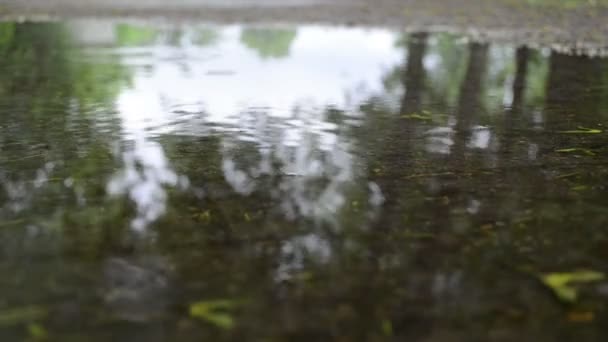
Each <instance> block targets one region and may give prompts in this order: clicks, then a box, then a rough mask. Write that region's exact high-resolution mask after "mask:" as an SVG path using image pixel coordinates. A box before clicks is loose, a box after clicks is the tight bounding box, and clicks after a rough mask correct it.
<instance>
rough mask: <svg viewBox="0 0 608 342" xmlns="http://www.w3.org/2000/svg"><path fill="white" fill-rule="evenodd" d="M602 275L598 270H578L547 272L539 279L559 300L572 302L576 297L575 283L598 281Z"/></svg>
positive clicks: (602, 277)
mask: <svg viewBox="0 0 608 342" xmlns="http://www.w3.org/2000/svg"><path fill="white" fill-rule="evenodd" d="M604 277H605V276H604V274H603V273H600V272H596V271H589V270H580V271H575V272H568V273H547V274H544V275H542V276H541V278H540V279H541V281H542V282H543V283H544V284H545V285H546V286H547V287H549V288H550V289H551V290H552V291H553V293H555V295H556V296H557V297H558V298H559V299H560V300H562V301H564V302H568V303H572V302H575V301H576V300H577V298H578V291H577V289H576V287H575V286H574V285H575V284H577V283H588V282H593V281H599V280H602V279H604Z"/></svg>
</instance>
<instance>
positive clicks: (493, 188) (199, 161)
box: [0, 20, 608, 341]
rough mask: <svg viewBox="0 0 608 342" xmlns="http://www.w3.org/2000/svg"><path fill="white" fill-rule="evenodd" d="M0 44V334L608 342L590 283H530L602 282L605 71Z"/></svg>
mask: <svg viewBox="0 0 608 342" xmlns="http://www.w3.org/2000/svg"><path fill="white" fill-rule="evenodd" d="M0 56H1V57H0V60H1V62H0V75H2V77H1V78H0V150H1V154H0V236H1V239H0V257H1V259H0V339H1V340H3V341H5V340H6V341H10V340H23V339H24V338H28V337H29V338H41V337H45V336H46V337H48V338H50V339H52V340H70V339H72V340H79V339H84V338H86V339H87V340H100V341H102V340H107V339H112V340H117V341H123V340H124V341H133V340H142V341H157V340H158V341H161V340H169V341H174V340H180V341H189V340H192V341H200V340H235V339H236V340H251V339H253V340H255V339H267V340H298V339H302V340H311V339H314V340H333V339H341V340H384V339H386V340H390V339H393V340H412V341H448V340H466V339H469V338H471V336H474V337H475V339H480V340H514V339H516V338H524V339H528V338H529V337H530V336H535V337H536V338H535V340H547V341H551V340H558V339H563V337H564V336H575V335H574V334H577V333H580V332H581V329H583V330H584V331H585V332H586V334H588V335H589V336H594V338H595V337H597V338H599V339H601V338H602V337H603V336H604V335H605V332H604V331H605V329H604V328H603V327H604V326H605V324H604V323H605V321H606V319H608V316H606V313H605V311H606V305H605V302H606V298H605V292H606V291H604V288H605V287H606V286H607V285H606V284H605V283H604V282H603V281H602V280H599V278H600V277H598V276H597V274H596V273H592V274H593V275H594V277H593V278H594V280H597V281H596V282H594V283H589V284H576V288H575V291H576V295H575V296H574V298H575V299H576V300H575V301H572V302H569V303H563V299H564V298H572V295H571V293H570V292H568V295H567V296H564V295H563V290H562V292H561V293H562V296H561V297H559V296H556V295H555V293H553V292H552V289H551V288H549V287H547V286H545V285H543V283H542V282H541V279H545V278H542V277H543V275H544V274H547V273H552V272H574V271H577V270H580V269H586V270H594V271H595V272H599V274H602V273H603V272H608V269H607V268H606V265H605V262H604V260H605V257H606V252H605V250H606V248H605V247H606V245H607V243H608V230H607V227H608V215H607V213H608V196H607V195H606V179H608V178H607V177H608V163H607V162H606V160H607V159H606V157H607V156H608V147H607V146H608V145H607V140H608V139H607V135H606V126H605V125H606V124H608V120H607V119H608V59H601V58H590V57H584V56H571V55H565V54H561V53H559V52H556V51H551V50H548V49H546V50H535V49H531V48H524V47H517V46H512V45H504V44H492V43H477V42H473V41H470V40H467V39H465V38H462V37H459V36H457V35H452V34H441V33H433V34H427V33H403V32H399V31H394V30H387V29H363V28H345V27H330V26H312V25H311V26H293V27H292V26H272V25H270V26H263V25H254V26H247V25H230V26H222V25H209V24H199V25H197V24H192V23H190V24H187V25H186V24H182V25H178V24H168V23H166V24H162V23H158V24H147V23H136V22H130V23H129V22H115V21H110V20H74V21H68V22H56V23H20V24H15V23H10V22H5V23H1V24H0ZM550 279H554V278H550ZM573 286H574V285H573ZM568 291H569V290H568ZM564 304H567V305H564ZM268 322H272V323H271V324H269V323H268ZM585 336H587V335H585Z"/></svg>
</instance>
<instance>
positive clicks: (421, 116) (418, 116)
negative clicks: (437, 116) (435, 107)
mask: <svg viewBox="0 0 608 342" xmlns="http://www.w3.org/2000/svg"><path fill="white" fill-rule="evenodd" d="M401 117H402V118H403V119H412V120H422V121H431V120H433V116H432V115H431V113H430V112H428V111H426V110H423V111H422V113H410V114H406V115H402V116H401Z"/></svg>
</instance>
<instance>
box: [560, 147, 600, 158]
mask: <svg viewBox="0 0 608 342" xmlns="http://www.w3.org/2000/svg"><path fill="white" fill-rule="evenodd" d="M555 152H559V153H583V154H586V155H588V156H594V155H595V152H593V151H591V150H590V149H587V148H580V147H573V148H562V149H559V150H555Z"/></svg>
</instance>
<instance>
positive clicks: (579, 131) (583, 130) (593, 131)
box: [557, 127, 602, 134]
mask: <svg viewBox="0 0 608 342" xmlns="http://www.w3.org/2000/svg"><path fill="white" fill-rule="evenodd" d="M557 133H562V134H600V133H602V130H600V129H595V128H586V127H577V129H575V130H571V131H558V132H557Z"/></svg>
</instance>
